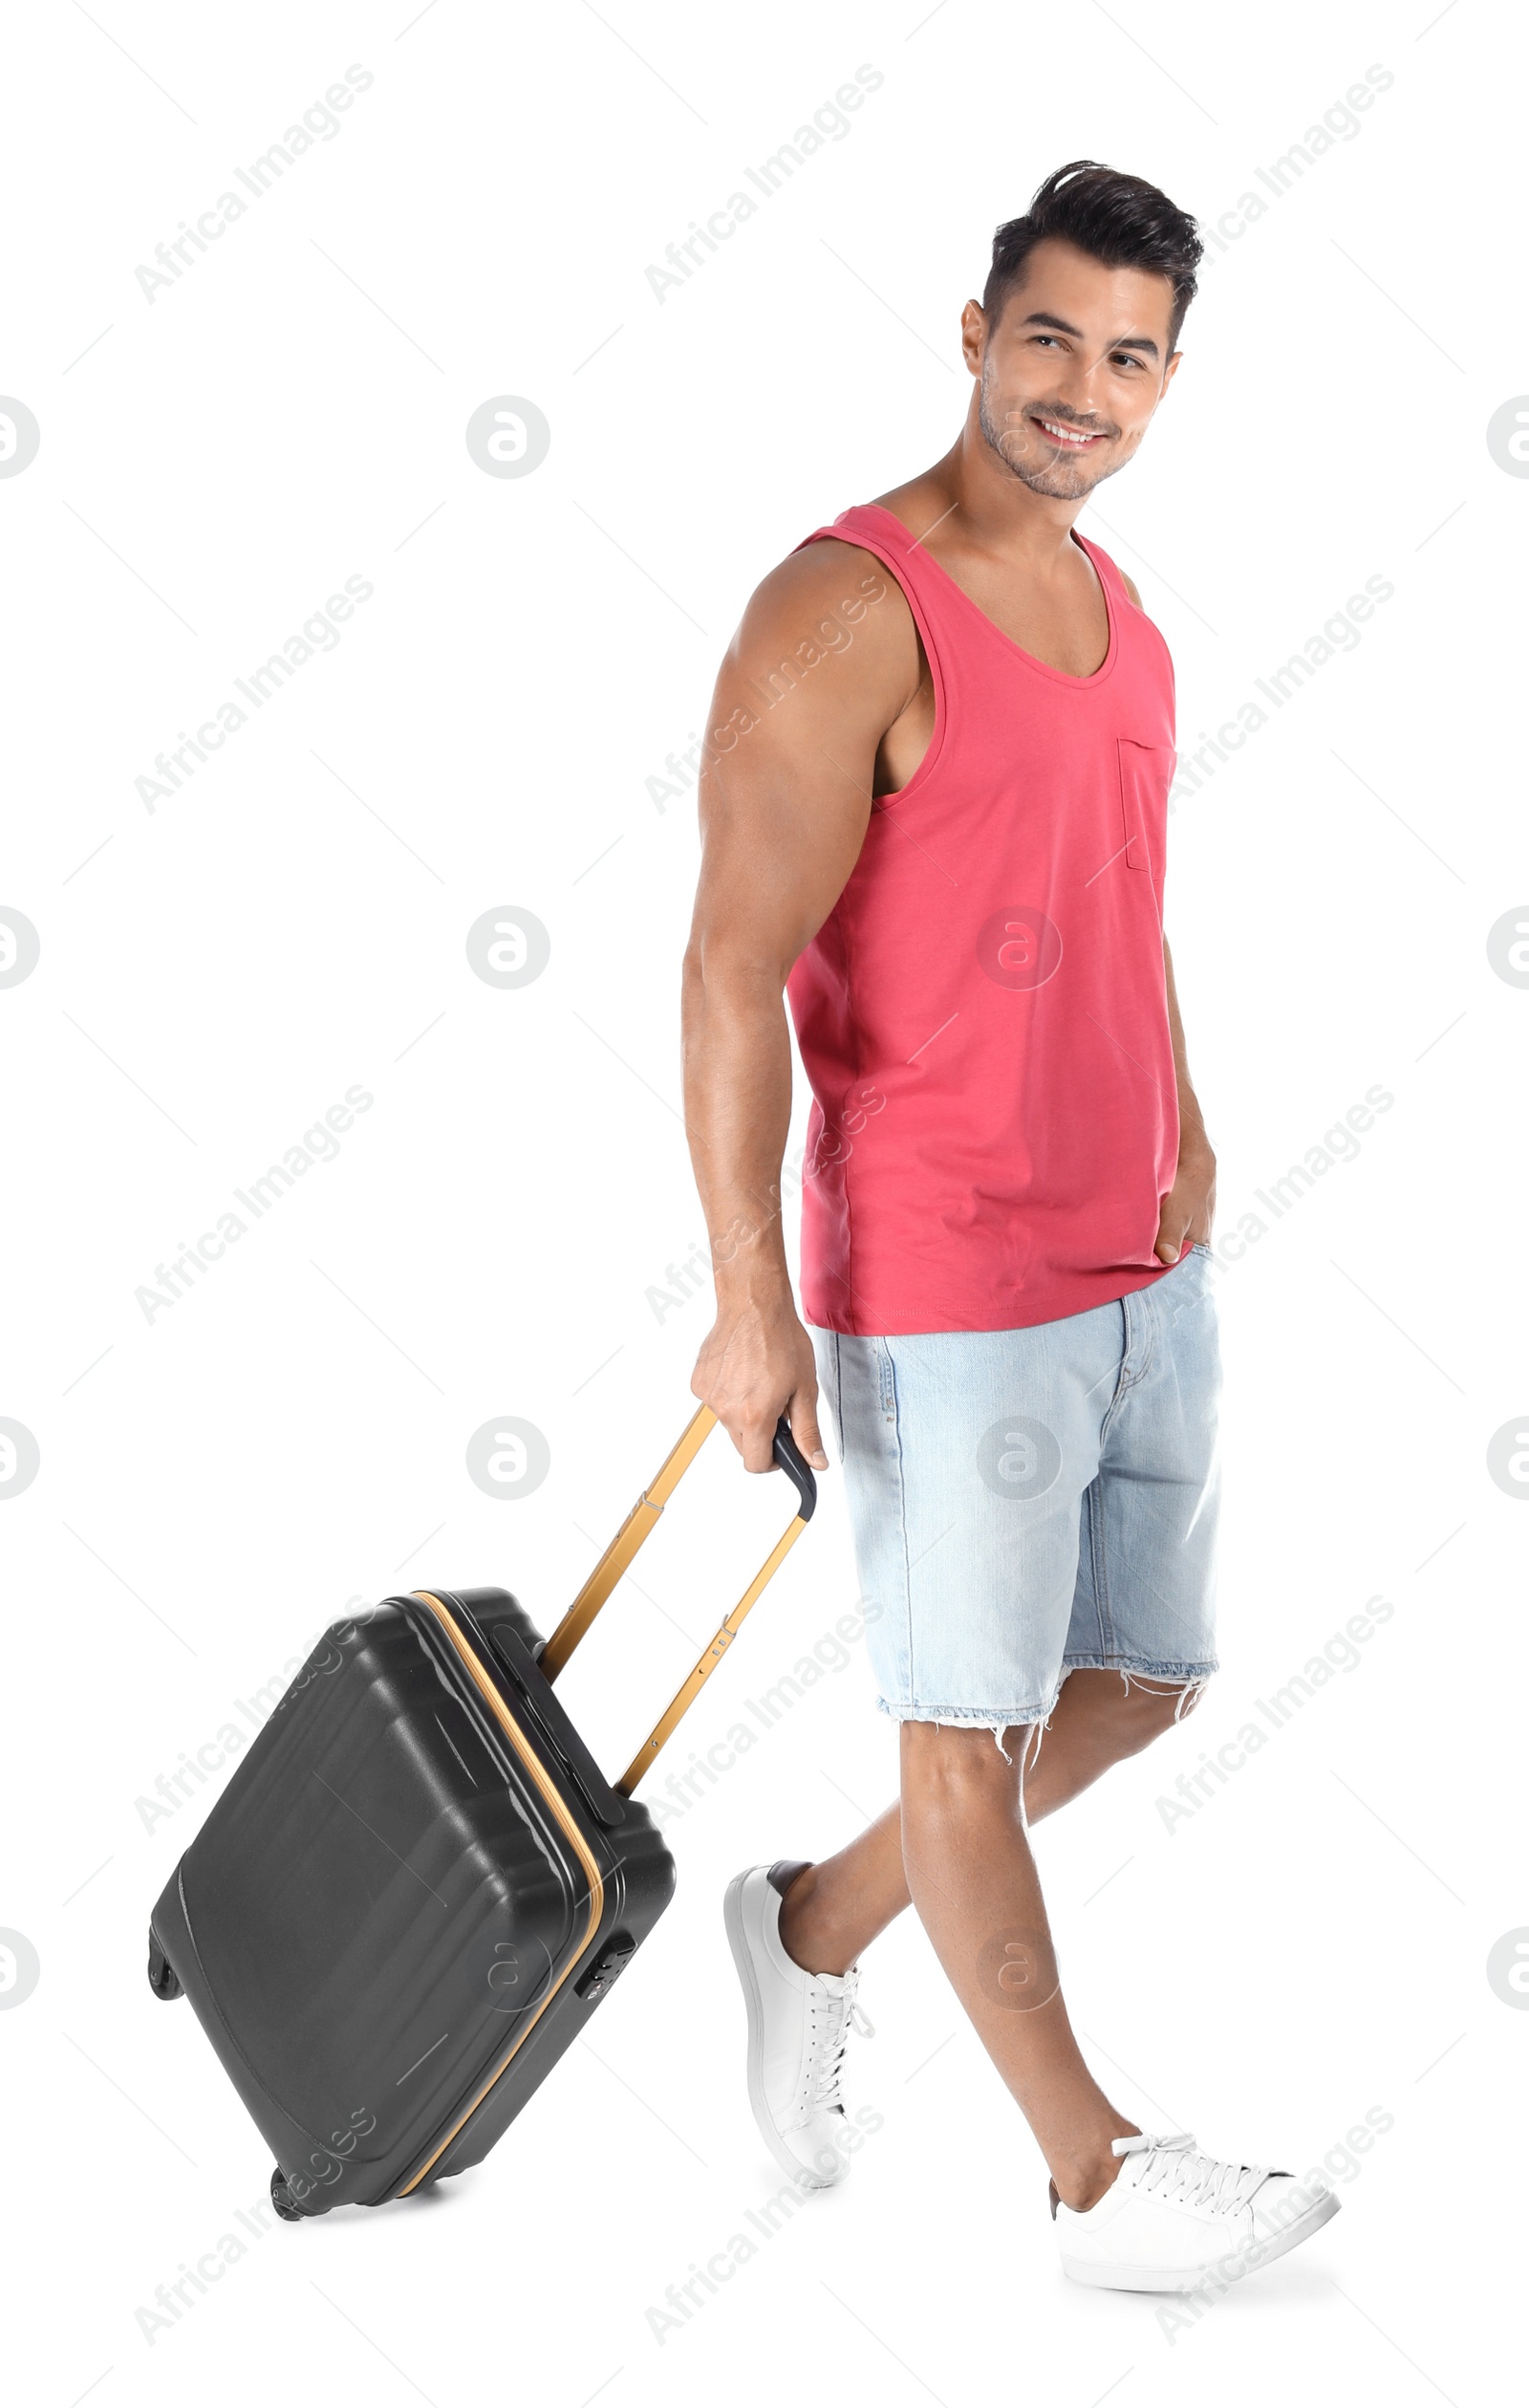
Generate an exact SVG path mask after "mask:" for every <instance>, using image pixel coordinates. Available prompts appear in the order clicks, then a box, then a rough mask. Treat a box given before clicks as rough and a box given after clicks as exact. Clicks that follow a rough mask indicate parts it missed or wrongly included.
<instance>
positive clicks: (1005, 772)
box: [786, 503, 1178, 1337]
mask: <svg viewBox="0 0 1529 2408" xmlns="http://www.w3.org/2000/svg"><path fill="white" fill-rule="evenodd" d="M824 536H836V537H838V538H839V539H841V540H842V541H843V542H845V543H851V544H857V545H860V546H862V547H863V548H864V549H865V550H866V551H868V552H872V553H875V555H876V557H877V558H878V559H879V560H881V561H882V562H884V563H885V565H886V567H887V568H888V569H889V570H890V571H891V573H892V575H894V577H895V578H896V580H897V582H898V584H899V585H900V586H901V588H902V590H903V592H904V594H905V595H906V596H907V597H908V602H909V606H910V608H911V609H912V611H913V615H914V618H915V621H916V623H917V627H918V632H919V634H920V635H921V637H922V638H923V643H924V651H925V654H926V655H927V657H928V661H929V666H930V672H931V675H932V677H933V680H934V688H935V732H934V737H933V739H932V741H931V744H930V748H929V750H928V752H927V754H926V755H925V758H924V759H923V761H922V762H921V763H920V765H919V767H918V769H917V770H916V771H915V774H914V776H913V778H912V779H911V780H910V782H909V783H908V785H906V786H905V787H903V789H902V790H901V792H898V793H896V794H889V795H887V796H885V797H884V798H883V799H882V800H881V801H880V802H878V803H877V804H876V805H875V806H874V808H873V810H872V814H871V824H870V826H869V828H868V830H867V832H866V838H865V842H864V844H863V845H862V847H861V850H860V857H859V859H858V861H857V862H856V863H855V866H854V869H853V871H852V872H851V877H850V879H849V883H848V884H847V885H846V887H845V889H844V892H843V894H842V895H841V896H840V898H839V900H838V901H837V903H836V904H835V905H834V907H833V910H832V911H831V912H830V913H829V917H828V919H827V920H826V921H825V922H824V924H823V926H822V928H821V929H820V930H819V931H818V934H817V935H816V937H815V938H814V939H813V941H812V943H811V944H809V945H808V947H807V949H806V951H805V952H804V953H803V954H802V955H801V957H800V959H799V960H798V962H797V963H796V965H795V967H794V968H793V970H792V972H791V975H790V979H789V981H788V984H787V989H786V991H787V994H788V996H789V999H790V1006H791V1012H792V1016H793V1019H794V1021H795V1024H796V1032H797V1040H798V1043H799V1045H800V1048H801V1053H802V1060H803V1064H804V1066H805V1068H806V1071H807V1074H808V1079H809V1081H810V1082H811V1087H812V1093H813V1096H814V1102H813V1105H812V1110H811V1114H810V1117H809V1120H808V1140H807V1152H806V1156H805V1158H804V1173H803V1188H802V1304H803V1311H804V1314H805V1317H806V1318H807V1319H808V1321H809V1322H812V1323H815V1324H816V1325H817V1326H818V1327H819V1328H822V1329H829V1330H839V1331H843V1332H845V1333H847V1334H854V1335H861V1336H884V1337H892V1336H904V1335H909V1334H913V1333H915V1332H918V1331H937V1330H1011V1329H1027V1328H1029V1327H1031V1326H1032V1325H1033V1324H1034V1323H1036V1322H1040V1321H1055V1320H1059V1319H1061V1318H1062V1317H1063V1316H1064V1315H1065V1314H1067V1313H1073V1312H1088V1310H1089V1309H1090V1308H1091V1307H1092V1306H1094V1305H1099V1304H1106V1303H1109V1301H1110V1300H1111V1299H1112V1298H1115V1297H1118V1296H1122V1295H1125V1294H1126V1293H1128V1292H1129V1291H1131V1289H1134V1288H1143V1287H1146V1286H1147V1285H1148V1284H1149V1282H1150V1281H1152V1279H1154V1278H1156V1277H1157V1276H1159V1275H1160V1273H1161V1272H1162V1270H1163V1269H1164V1266H1163V1264H1161V1263H1160V1262H1159V1261H1158V1259H1157V1257H1156V1256H1155V1255H1154V1253H1153V1251H1152V1247H1153V1243H1154V1240H1155V1238H1156V1235H1157V1225H1158V1209H1159V1204H1160V1202H1161V1199H1162V1198H1163V1197H1164V1196H1165V1195H1166V1194H1167V1192H1168V1189H1169V1187H1170V1186H1171V1185H1172V1183H1173V1180H1174V1169H1175V1165H1176V1161H1177V1155H1178V1095H1177V1086H1176V1082H1175V1078H1174V1057H1173V1047H1172V1041H1171V1037H1170V1031H1169V1024H1168V997H1167V982H1166V977H1165V973H1164V965H1163V932H1162V891H1163V859H1164V839H1165V835H1166V830H1167V806H1168V789H1169V783H1170V779H1171V777H1172V774H1173V770H1174V671H1173V663H1172V662H1171V660H1170V658H1169V652H1168V646H1167V644H1166V643H1165V642H1164V640H1163V639H1162V637H1161V636H1160V635H1159V633H1158V631H1157V629H1156V628H1155V627H1154V626H1153V625H1152V621H1151V619H1150V618H1147V617H1146V616H1145V615H1144V613H1143V612H1141V611H1139V610H1138V609H1137V608H1136V606H1135V605H1134V603H1132V601H1131V598H1130V597H1129V596H1128V594H1127V593H1126V589H1125V587H1124V585H1123V584H1122V582H1121V578H1120V572H1119V571H1118V569H1117V568H1116V567H1115V564H1114V562H1113V561H1112V560H1111V559H1110V558H1109V555H1108V553H1104V552H1101V551H1100V549H1099V547H1098V545H1097V544H1092V543H1088V542H1084V540H1083V538H1082V537H1081V536H1080V537H1075V538H1074V540H1075V541H1078V542H1080V543H1082V544H1083V549H1084V551H1085V552H1086V553H1088V558H1089V559H1090V560H1091V561H1092V562H1093V565H1094V567H1095V569H1096V570H1097V571H1098V574H1099V577H1100V580H1101V583H1102V584H1103V587H1104V592H1105V598H1106V601H1107V603H1108V606H1109V651H1108V653H1107V654H1106V656H1105V659H1104V662H1102V664H1101V665H1100V667H1099V668H1098V669H1096V670H1095V672H1094V674H1093V675H1092V676H1091V677H1069V676H1067V675H1066V673H1065V672H1064V671H1062V670H1060V669H1053V668H1048V667H1047V666H1046V664H1045V663H1044V662H1041V661H1037V660H1035V659H1034V658H1033V657H1032V656H1031V655H1030V654H1029V653H1027V652H1022V651H1021V650H1020V648H1019V646H1018V644H1016V643H1014V642H1012V641H1011V640H1010V639H1009V638H1008V637H1007V636H1005V635H1003V634H1001V631H1000V630H999V629H998V628H997V627H996V626H995V625H994V624H993V622H992V620H991V619H990V618H987V617H986V616H985V614H984V613H983V612H981V611H980V610H979V609H978V607H977V605H976V603H975V602H973V601H972V600H970V599H969V597H967V596H966V595H965V594H964V593H962V591H961V589H960V588H959V586H958V585H957V584H956V582H955V580H954V579H953V578H952V577H950V576H949V575H947V574H946V573H945V571H944V570H943V569H941V568H940V567H939V565H938V563H937V561H936V560H935V559H934V558H933V557H932V556H931V554H930V553H928V552H927V551H925V550H923V549H922V548H921V547H920V546H919V545H918V544H916V543H915V540H914V538H913V536H912V535H911V534H910V533H909V532H908V531H907V529H906V528H904V527H903V526H902V525H901V524H900V522H899V521H898V520H897V519H895V518H894V517H893V515H892V513H891V512H890V511H889V510H882V509H881V508H880V507H879V506H878V505H876V504H874V503H867V504H864V505H861V506H859V507H857V508H856V509H854V510H845V511H844V512H843V513H842V514H841V516H840V517H839V518H837V519H836V520H835V521H834V523H833V525H832V526H831V527H819V528H817V529H816V530H815V531H814V532H813V533H812V534H810V535H808V537H807V538H806V539H805V540H806V542H808V543H816V542H818V541H820V540H821V539H822V538H823V537H824ZM801 548H802V547H801V546H798V549H799V550H800V549H801ZM874 607H875V605H874V604H872V608H874Z"/></svg>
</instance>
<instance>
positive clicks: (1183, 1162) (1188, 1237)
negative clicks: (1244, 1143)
mask: <svg viewBox="0 0 1529 2408" xmlns="http://www.w3.org/2000/svg"><path fill="white" fill-rule="evenodd" d="M1215 1211H1216V1157H1215V1155H1214V1154H1213V1153H1212V1152H1211V1149H1210V1147H1209V1146H1208V1145H1200V1146H1196V1147H1195V1150H1194V1151H1193V1153H1184V1154H1181V1155H1180V1156H1179V1158H1178V1175H1177V1177H1176V1178H1175V1179H1174V1183H1173V1185H1172V1187H1170V1189H1169V1191H1168V1193H1167V1195H1166V1196H1165V1197H1164V1198H1163V1209H1162V1214H1161V1216H1160V1218H1159V1221H1158V1225H1157V1243H1156V1245H1155V1246H1154V1247H1153V1248H1152V1251H1153V1252H1154V1253H1155V1254H1156V1256H1157V1257H1158V1260H1159V1261H1160V1262H1164V1263H1176V1262H1177V1261H1178V1259H1179V1256H1180V1255H1181V1254H1182V1253H1183V1251H1184V1248H1185V1247H1186V1246H1193V1245H1195V1242H1196V1241H1198V1243H1199V1244H1201V1245H1203V1246H1209V1244H1210V1242H1211V1221H1212V1218H1213V1216H1214V1214H1215Z"/></svg>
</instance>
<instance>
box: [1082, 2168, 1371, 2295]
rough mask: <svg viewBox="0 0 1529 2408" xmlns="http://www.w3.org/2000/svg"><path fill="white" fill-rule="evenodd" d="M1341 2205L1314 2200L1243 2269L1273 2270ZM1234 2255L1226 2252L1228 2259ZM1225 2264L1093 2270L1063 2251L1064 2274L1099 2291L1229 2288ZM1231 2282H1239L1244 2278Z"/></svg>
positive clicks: (1326, 2198)
mask: <svg viewBox="0 0 1529 2408" xmlns="http://www.w3.org/2000/svg"><path fill="white" fill-rule="evenodd" d="M1342 2205H1343V2202H1342V2200H1340V2198H1339V2197H1338V2194H1337V2192H1336V2191H1326V2192H1324V2194H1323V2196H1322V2198H1321V2199H1316V2200H1313V2201H1312V2203H1311V2205H1310V2206H1309V2207H1308V2208H1307V2209H1306V2212H1305V2214H1304V2215H1303V2216H1298V2217H1297V2218H1296V2220H1295V2223H1294V2224H1287V2225H1286V2226H1285V2228H1284V2230H1283V2231H1282V2232H1278V2233H1272V2234H1271V2235H1270V2236H1269V2238H1268V2240H1267V2241H1260V2240H1255V2242H1254V2246H1255V2247H1256V2248H1257V2249H1258V2251H1259V2257H1258V2260H1257V2263H1256V2264H1255V2265H1252V2266H1249V2267H1244V2269H1243V2271H1244V2272H1245V2273H1248V2274H1256V2273H1257V2272H1258V2270H1259V2267H1263V2266H1272V2265H1273V2263H1274V2261H1275V2259H1276V2258H1282V2257H1283V2256H1284V2254H1285V2252H1286V2251H1287V2250H1289V2249H1296V2248H1299V2247H1300V2245H1301V2244H1302V2242H1303V2241H1309V2240H1310V2239H1311V2236H1312V2234H1313V2233H1314V2232H1320V2231H1321V2230H1322V2227H1323V2225H1324V2224H1330V2223H1331V2222H1332V2219H1333V2217H1334V2216H1336V2215H1337V2213H1338V2210H1339V2208H1340V2207H1341V2206H1342ZM1232 2254H1234V2253H1233V2252H1231V2251H1228V2252H1227V2255H1228V2256H1230V2255H1232ZM1238 2254H1239V2253H1238ZM1225 2264H1226V2258H1225V2257H1220V2258H1215V2259H1213V2260H1212V2261H1211V2263H1210V2265H1209V2266H1202V2267H1196V2268H1195V2270H1194V2271H1193V2272H1179V2271H1177V2270H1174V2269H1171V2268H1167V2267H1152V2266H1093V2265H1090V2264H1088V2262H1087V2261H1086V2260H1081V2259H1078V2258H1069V2257H1068V2256H1067V2255H1066V2252H1065V2251H1064V2253H1063V2258H1062V2271H1063V2273H1064V2274H1066V2275H1069V2276H1070V2277H1071V2279H1072V2281H1073V2282H1075V2283H1090V2284H1092V2286H1093V2288H1094V2289H1096V2290H1107V2291H1175V2292H1184V2291H1199V2290H1203V2289H1205V2287H1206V2285H1207V2284H1210V2283H1218V2284H1220V2285H1221V2286H1222V2288H1223V2289H1225V2288H1227V2278H1226V2277H1225V2276H1224V2275H1223V2274H1222V2273H1221V2271H1220V2268H1221V2267H1223V2266H1224V2265H1225ZM1231 2279H1232V2280H1233V2281H1240V2279H1241V2277H1240V2276H1234V2277H1232V2278H1231Z"/></svg>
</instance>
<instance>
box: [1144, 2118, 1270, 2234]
mask: <svg viewBox="0 0 1529 2408" xmlns="http://www.w3.org/2000/svg"><path fill="white" fill-rule="evenodd" d="M1114 2153H1115V2155H1116V2157H1117V2158H1129V2157H1135V2156H1137V2155H1138V2154H1140V2155H1141V2156H1142V2158H1143V2164H1142V2169H1141V2172H1140V2173H1139V2174H1138V2175H1137V2177H1136V2188H1137V2189H1138V2190H1141V2191H1161V2192H1162V2193H1163V2194H1164V2196H1165V2197H1166V2198H1168V2199H1171V2200H1173V2201H1174V2202H1175V2204H1178V2205H1181V2206H1184V2207H1204V2208H1208V2209H1209V2210H1210V2213H1211V2214H1212V2215H1213V2216H1231V2215H1235V2214H1236V2212H1237V2210H1238V2208H1239V2207H1246V2206H1247V2205H1248V2203H1249V2202H1250V2201H1251V2200H1252V2198H1253V2195H1254V2193H1255V2192H1256V2191H1257V2190H1258V2188H1259V2186H1260V2183H1262V2182H1263V2181H1265V2180H1267V2178H1268V2172H1269V2169H1268V2167H1267V2166H1265V2165H1234V2164H1233V2163H1232V2161H1231V2159H1226V2158H1208V2157H1206V2156H1205V2155H1204V2154H1203V2152H1202V2151H1201V2150H1199V2149H1198V2148H1196V2146H1195V2135H1194V2134H1193V2133H1192V2132H1173V2133H1160V2132H1138V2133H1133V2134H1132V2135H1131V2137H1130V2138H1129V2139H1124V2140H1117V2141H1116V2142H1115V2144H1114Z"/></svg>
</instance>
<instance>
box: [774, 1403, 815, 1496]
mask: <svg viewBox="0 0 1529 2408" xmlns="http://www.w3.org/2000/svg"><path fill="white" fill-rule="evenodd" d="M774 1454H775V1461H776V1463H777V1464H778V1465H779V1467H780V1469H781V1470H782V1471H784V1472H785V1474H786V1478H787V1480H789V1482H790V1483H791V1486H793V1487H794V1488H795V1490H796V1493H797V1499H798V1503H797V1508H796V1511H797V1519H798V1520H799V1521H802V1522H810V1521H811V1519H812V1511H813V1508H814V1507H815V1506H816V1504H817V1501H818V1484H817V1482H816V1481H815V1480H814V1479H813V1477H812V1466H811V1464H809V1463H808V1459H807V1457H806V1456H805V1455H804V1454H803V1452H802V1449H801V1448H800V1446H798V1444H797V1443H796V1441H795V1439H794V1438H793V1437H792V1436H791V1424H790V1423H789V1421H787V1420H786V1416H785V1414H784V1413H783V1414H782V1416H781V1418H780V1420H779V1421H777V1422H776V1424H775V1447H774Z"/></svg>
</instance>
